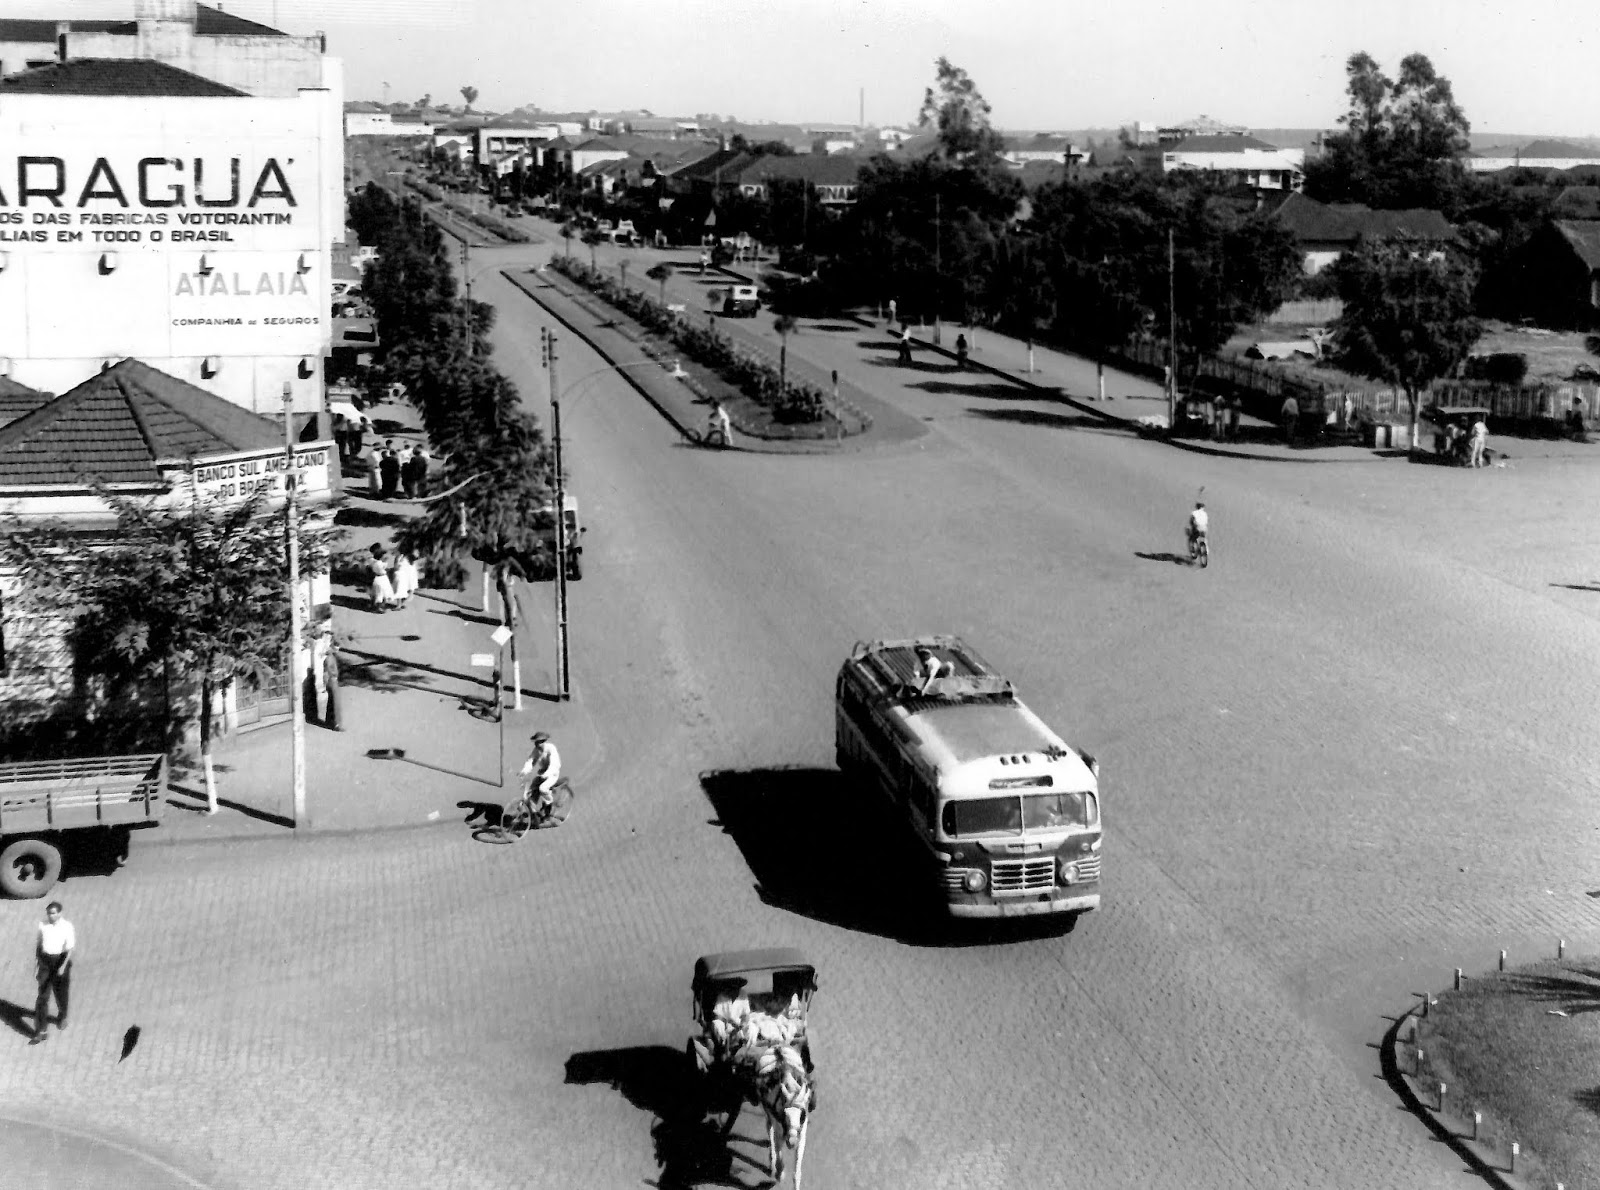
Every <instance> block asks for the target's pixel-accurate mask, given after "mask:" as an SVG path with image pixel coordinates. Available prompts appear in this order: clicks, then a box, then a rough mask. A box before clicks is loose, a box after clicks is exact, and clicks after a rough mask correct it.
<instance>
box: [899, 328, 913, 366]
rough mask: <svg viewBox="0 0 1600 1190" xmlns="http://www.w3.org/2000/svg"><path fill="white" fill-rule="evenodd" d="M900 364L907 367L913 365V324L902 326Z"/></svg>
mask: <svg viewBox="0 0 1600 1190" xmlns="http://www.w3.org/2000/svg"><path fill="white" fill-rule="evenodd" d="M900 362H901V363H902V364H904V365H906V366H907V367H909V366H910V364H911V324H910V323H909V322H902V323H901V324H900Z"/></svg>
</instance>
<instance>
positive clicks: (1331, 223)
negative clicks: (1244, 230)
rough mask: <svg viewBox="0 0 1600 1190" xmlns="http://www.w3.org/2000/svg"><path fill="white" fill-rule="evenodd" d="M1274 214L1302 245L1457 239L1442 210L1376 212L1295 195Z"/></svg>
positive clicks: (1368, 208)
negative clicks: (1405, 238)
mask: <svg viewBox="0 0 1600 1190" xmlns="http://www.w3.org/2000/svg"><path fill="white" fill-rule="evenodd" d="M1273 214H1274V215H1275V217H1276V218H1277V220H1278V222H1279V223H1281V224H1282V225H1283V226H1284V227H1285V228H1287V229H1288V230H1289V231H1290V232H1291V233H1292V234H1293V235H1294V238H1295V240H1296V242H1298V243H1301V244H1351V245H1353V244H1355V242H1356V241H1357V240H1360V239H1383V238H1385V237H1388V236H1414V237H1416V238H1418V239H1423V240H1436V241H1443V240H1451V239H1454V238H1455V229H1454V228H1453V227H1451V226H1450V222H1449V220H1447V219H1446V218H1445V217H1444V216H1443V215H1442V214H1440V213H1439V212H1438V211H1428V210H1409V211H1374V210H1372V209H1371V208H1370V207H1367V206H1364V205H1363V204H1361V203H1333V204H1328V203H1320V202H1318V201H1317V200H1316V199H1314V198H1308V197H1306V196H1305V195H1304V194H1299V193H1291V194H1289V195H1287V196H1286V197H1285V198H1284V199H1283V200H1282V201H1281V202H1280V203H1278V205H1277V207H1276V208H1275V209H1274V211H1273Z"/></svg>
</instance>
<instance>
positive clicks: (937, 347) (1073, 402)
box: [850, 314, 1386, 466]
mask: <svg viewBox="0 0 1600 1190" xmlns="http://www.w3.org/2000/svg"><path fill="white" fill-rule="evenodd" d="M850 317H851V318H853V319H854V320H855V321H856V322H859V323H860V324H861V325H862V326H864V327H867V328H869V329H871V330H878V329H879V327H878V324H877V323H876V322H874V321H873V320H872V319H870V318H864V317H863V316H861V315H860V314H851V315H850ZM890 342H896V340H894V339H893V338H891V339H890ZM913 343H914V344H915V345H916V346H918V347H922V348H924V349H926V350H928V351H935V352H938V353H939V354H940V355H942V356H944V357H945V358H946V359H955V358H956V354H955V352H953V351H951V350H950V349H949V348H948V347H945V346H943V345H942V344H937V343H929V342H926V341H924V340H921V339H915V340H913ZM967 367H969V368H973V369H976V370H977V371H980V372H987V373H989V374H990V375H991V376H998V377H999V378H1000V379H1002V380H1007V381H1010V382H1011V383H1012V384H1015V385H1017V386H1018V387H1019V388H1025V389H1027V390H1028V391H1029V392H1033V393H1037V394H1038V395H1039V396H1041V397H1047V398H1049V399H1050V400H1054V401H1060V402H1061V403H1062V404H1064V405H1070V406H1071V407H1072V408H1074V409H1076V410H1078V411H1079V412H1081V413H1087V414H1090V415H1091V416H1094V417H1098V418H1099V419H1100V420H1101V421H1104V422H1106V423H1108V424H1110V425H1114V426H1117V427H1118V428H1120V429H1125V430H1131V431H1132V432H1133V433H1135V434H1138V435H1139V436H1140V437H1142V438H1148V439H1150V440H1151V441H1153V442H1161V443H1164V444H1165V445H1167V446H1170V447H1172V448H1174V449H1175V450H1186V451H1189V452H1190V453H1191V454H1200V455H1211V456H1213V457H1215V458H1219V459H1243V460H1244V461H1246V462H1250V463H1316V464H1322V465H1328V464H1344V465H1346V466H1350V465H1353V464H1357V463H1382V462H1385V461H1386V460H1384V459H1382V458H1371V459H1307V458H1298V457H1293V456H1291V457H1287V458H1284V457H1280V456H1278V455H1256V454H1247V453H1245V452H1244V451H1239V450H1227V449H1225V448H1223V447H1217V446H1205V445H1203V444H1201V443H1199V442H1189V441H1185V440H1184V439H1182V438H1173V437H1171V436H1169V435H1165V434H1149V433H1146V432H1145V431H1144V428H1143V427H1142V426H1141V425H1140V424H1139V423H1138V422H1136V421H1132V420H1130V419H1128V418H1126V417H1122V416H1120V415H1118V414H1115V413H1108V412H1107V411H1106V410H1104V409H1101V408H1100V407H1099V406H1098V405H1095V404H1087V403H1085V402H1083V401H1081V400H1079V399H1078V398H1076V397H1070V396H1068V395H1067V394H1066V392H1065V391H1064V390H1062V389H1061V388H1058V387H1057V386H1055V385H1045V384H1039V383H1037V382H1035V381H1032V380H1028V379H1026V378H1025V377H1022V376H1018V375H1017V374H1016V373H1014V372H1010V371H1008V370H1006V369H1005V368H1001V367H999V366H997V365H995V364H990V363H985V362H984V361H982V360H975V359H973V358H972V357H971V356H970V355H969V356H968V357H967Z"/></svg>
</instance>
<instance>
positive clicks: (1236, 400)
mask: <svg viewBox="0 0 1600 1190" xmlns="http://www.w3.org/2000/svg"><path fill="white" fill-rule="evenodd" d="M1243 404H1244V398H1243V397H1241V396H1239V395H1238V394H1234V396H1233V397H1232V398H1231V399H1230V400H1229V401H1228V441H1229V442H1237V441H1239V408H1240V406H1242V405H1243Z"/></svg>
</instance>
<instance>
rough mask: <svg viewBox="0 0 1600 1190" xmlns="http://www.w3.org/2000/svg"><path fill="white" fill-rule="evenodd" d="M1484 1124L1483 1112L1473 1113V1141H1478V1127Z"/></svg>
mask: <svg viewBox="0 0 1600 1190" xmlns="http://www.w3.org/2000/svg"><path fill="white" fill-rule="evenodd" d="M1482 1123H1483V1113H1482V1112H1481V1111H1475V1112H1473V1113H1472V1139H1473V1140H1477V1139H1478V1125H1479V1124H1482Z"/></svg>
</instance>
